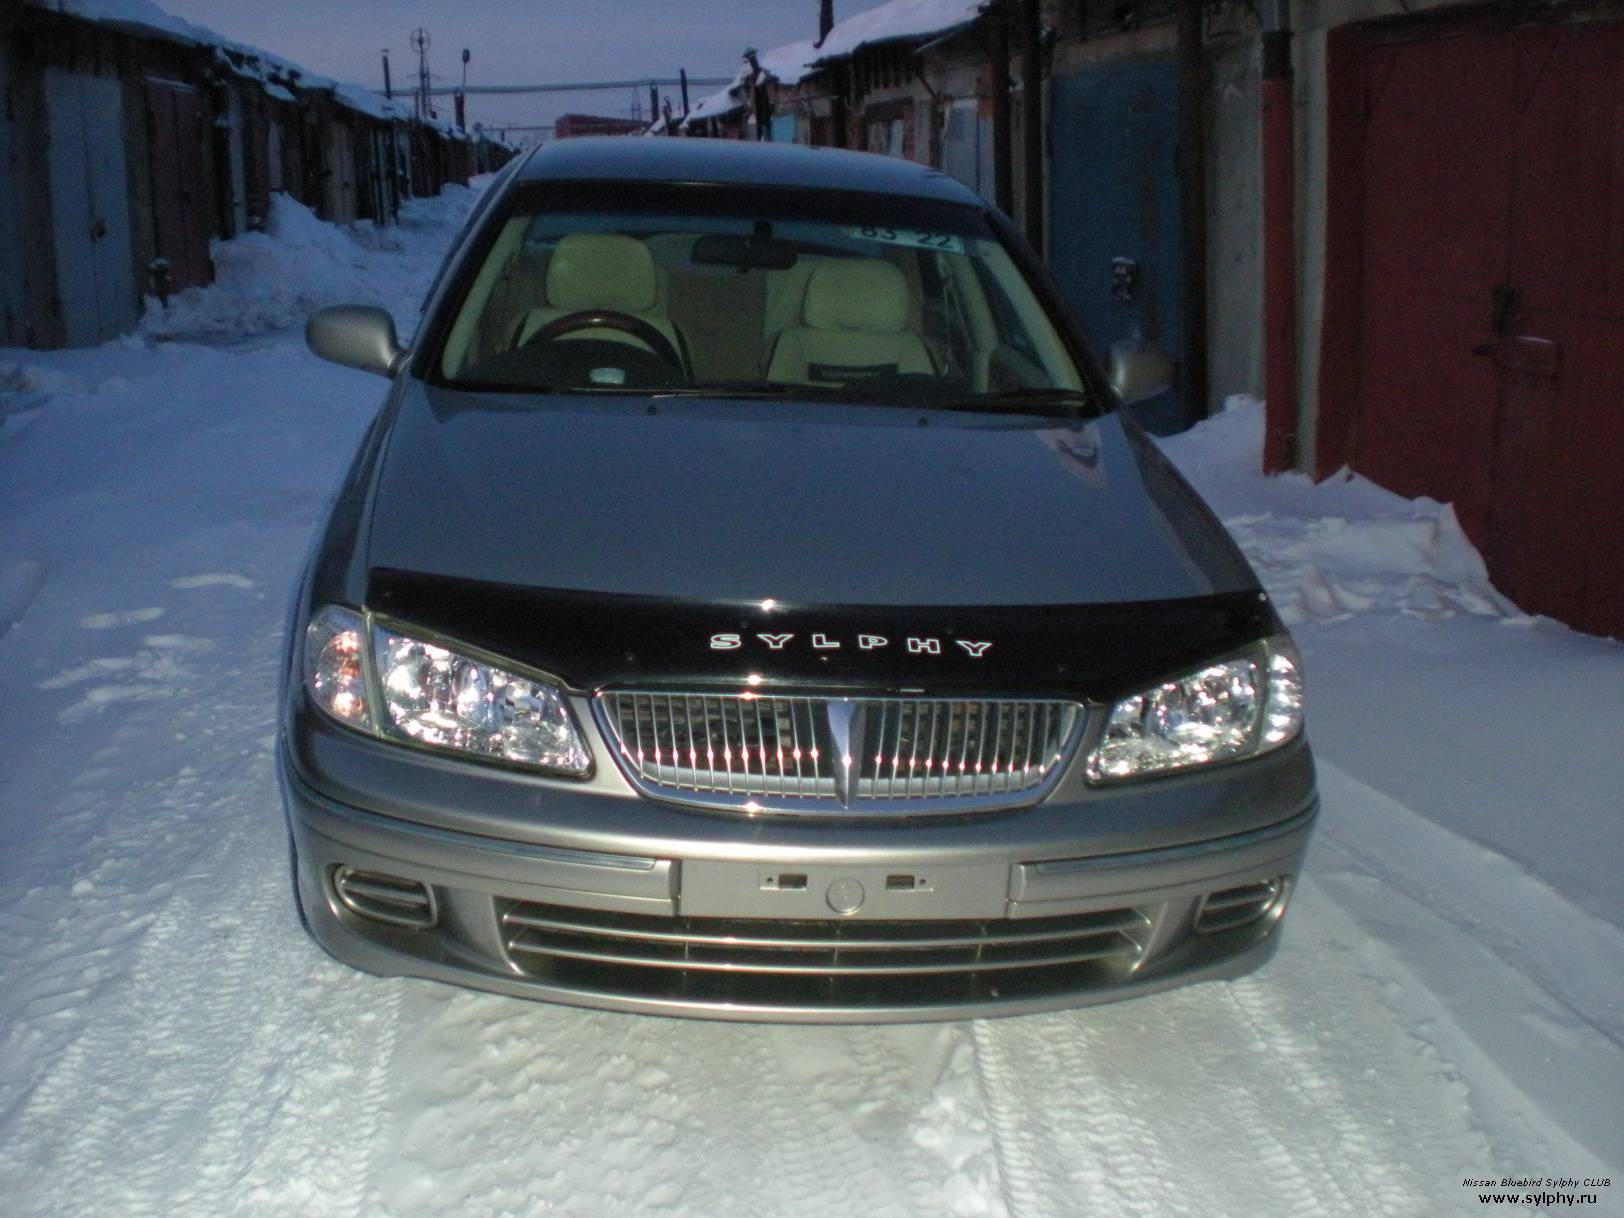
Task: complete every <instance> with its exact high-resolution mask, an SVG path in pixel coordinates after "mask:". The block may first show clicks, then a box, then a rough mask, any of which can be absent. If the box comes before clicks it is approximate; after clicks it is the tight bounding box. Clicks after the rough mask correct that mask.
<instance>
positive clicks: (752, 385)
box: [649, 381, 846, 399]
mask: <svg viewBox="0 0 1624 1218" xmlns="http://www.w3.org/2000/svg"><path fill="white" fill-rule="evenodd" d="M649 392H650V393H652V394H653V395H654V396H656V397H673V398H784V397H815V398H820V399H823V398H841V397H844V396H845V393H846V391H845V390H844V389H842V388H840V387H839V386H837V385H790V384H785V383H784V382H783V381H712V382H711V383H709V384H706V385H674V386H672V387H670V388H667V389H654V390H650V391H649Z"/></svg>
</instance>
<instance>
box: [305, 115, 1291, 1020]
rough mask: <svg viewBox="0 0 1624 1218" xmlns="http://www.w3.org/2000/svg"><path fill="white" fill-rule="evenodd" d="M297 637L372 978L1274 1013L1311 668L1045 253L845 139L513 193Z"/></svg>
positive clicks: (578, 144) (420, 355) (355, 337)
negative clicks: (1272, 973)
mask: <svg viewBox="0 0 1624 1218" xmlns="http://www.w3.org/2000/svg"><path fill="white" fill-rule="evenodd" d="M307 338H308V341H309V344H310V346H311V348H312V350H313V351H314V352H315V353H316V354H318V355H321V356H324V357H326V358H328V359H332V360H335V361H337V362H339V363H341V364H344V365H346V366H349V367H354V368H360V369H365V370H369V371H372V372H376V373H379V374H381V375H383V376H386V377H388V378H389V380H390V388H389V390H388V393H387V397H386V398H385V399H384V401H383V404H382V407H381V409H380V411H379V412H378V414H377V416H376V418H375V419H374V421H373V422H372V424H371V426H370V429H369V430H368V431H367V433H366V435H365V438H364V439H363V441H362V442H361V444H360V447H359V451H358V452H357V454H356V456H355V458H354V461H353V464H352V466H351V468H350V470H349V473H348V475H347V476H346V478H345V480H344V482H343V484H342V487H341V489H340V491H339V493H338V495H337V497H336V500H335V501H334V504H333V507H332V509H331V513H330V516H329V517H328V519H327V521H326V523H325V526H324V527H323V528H322V529H321V530H320V532H319V535H318V537H317V539H316V541H315V543H314V545H313V548H312V553H311V557H310V560H309V562H308V564H307V567H306V569H305V571H304V574H303V578H302V580H301V581H300V584H299V587H298V590H297V593H296V596H295V601H294V606H293V610H292V613H291V623H290V628H289V632H288V643H287V654H286V665H285V670H284V682H283V690H282V695H281V697H282V702H281V707H280V730H279V744H278V756H279V769H280V775H281V785H282V790H283V794H284V797H285V809H286V818H287V824H288V828H289V836H290V848H291V853H292V856H293V860H294V862H293V867H294V885H295V895H296V898H297V902H298V905H299V908H300V911H301V914H302V917H303V919H304V921H305V924H306V926H307V927H308V929H309V931H310V933H311V934H312V935H313V936H314V938H315V939H316V940H317V942H318V943H320V944H321V946H322V947H324V948H326V949H327V951H328V952H330V953H331V954H332V955H333V956H335V957H337V958H338V959H339V960H340V961H343V962H346V963H348V964H351V965H354V966H356V967H358V968H360V969H363V970H366V971H369V972H372V973H376V974H383V975H407V976H414V977H423V978H433V979H438V980H440V981H445V982H452V983H456V984H459V985H465V986H472V987H476V988H479V989H484V990H491V991H497V992H500V993H504V994H509V995H515V996H522V997H528V998H536V999H543V1000H550V1001H554V1002H559V1003H568V1004H576V1005H580V1006H587V1007H598V1008H610V1009H614V1010H619V1011H626V1012H644V1013H658V1014H665V1015H677V1016H690V1017H709V1018H725V1019H741V1020H762V1021H827V1022H900V1021H924V1020H935V1019H958V1018H964V1017H969V1016H976V1017H979V1016H990V1015H1011V1014H1020V1013H1027V1012H1035V1011H1042V1010H1049V1009H1056V1008H1063V1007H1070V1006H1076V1005H1080V1004H1086V1003H1093V1002H1100V1001H1104V1000H1108V999H1117V998H1124V997H1128V996H1132V995H1142V994H1149V993H1152V992H1154V991H1157V990H1162V989H1165V988H1168V987H1171V986H1175V985H1180V984H1184V983H1189V982H1196V981H1202V980H1207V979H1215V978H1230V977H1235V976H1238V975H1240V974H1242V973H1245V972H1246V971H1248V970H1250V969H1253V968H1255V967H1256V966H1258V965H1259V964H1260V963H1262V962H1263V961H1264V960H1265V959H1266V958H1267V957H1268V956H1269V954H1270V953H1271V952H1272V951H1273V950H1274V947H1275V945H1276V943H1277V941H1278V939H1279V927H1280V923H1281V918H1282V915H1283V914H1284V912H1285V909H1286V905H1287V902H1288V900H1289V899H1290V896H1291V892H1292V889H1293V885H1294V883H1295V880H1296V877H1297V876H1298V874H1299V873H1300V871H1301V867H1302V860H1303V856H1304V851H1305V849H1306V846H1307V843H1308V839H1309V836H1310V833H1311V830H1312V827H1313V823H1314V819H1315V816H1316V813H1317V809H1318V800H1317V796H1316V787H1315V777H1314V767H1313V761H1312V758H1311V755H1310V751H1309V746H1308V743H1307V740H1306V738H1305V736H1304V733H1303V728H1302V723H1303V681H1302V673H1301V661H1300V659H1299V657H1298V653H1297V651H1296V650H1295V648H1294V647H1293V645H1292V642H1291V639H1290V637H1289V635H1288V634H1287V632H1286V630H1285V628H1284V627H1283V626H1282V624H1281V621H1280V619H1279V617H1278V616H1277V615H1276V613H1275V611H1274V609H1273V607H1272V606H1271V604H1270V601H1269V598H1268V596H1267V595H1266V593H1265V592H1264V591H1263V590H1262V588H1261V587H1260V586H1259V584H1258V581H1257V578H1256V576H1255V575H1254V573H1253V571H1252V570H1251V568H1250V566H1249V565H1248V563H1247V561H1246V559H1245V558H1244V557H1243V556H1242V554H1241V553H1240V552H1239V550H1238V549H1237V548H1236V546H1235V545H1234V544H1233V542H1232V541H1231V540H1230V539H1229V537H1228V536H1227V535H1226V533H1225V532H1224V530H1223V528H1222V526H1221V525H1220V524H1219V522H1218V521H1217V520H1216V519H1215V518H1214V516H1213V514H1212V512H1211V511H1210V510H1209V509H1208V508H1207V507H1206V505H1205V504H1204V503H1203V502H1202V501H1201V499H1200V498H1199V497H1198V496H1197V495H1196V493H1195V492H1194V491H1193V490H1192V489H1191V487H1190V486H1189V485H1188V484H1187V483H1186V482H1185V481H1184V480H1183V479H1182V478H1181V477H1180V475H1179V474H1178V473H1177V472H1176V471H1175V470H1174V468H1173V467H1172V466H1171V464H1170V463H1169V462H1168V461H1167V460H1166V459H1165V458H1164V457H1163V455H1162V454H1161V452H1160V450H1159V449H1158V448H1157V447H1156V445H1155V443H1154V442H1153V441H1151V440H1150V439H1149V438H1148V437H1147V436H1146V435H1145V434H1144V432H1142V431H1141V430H1140V429H1139V428H1138V427H1136V426H1135V425H1134V423H1133V422H1132V421H1131V420H1130V419H1129V418H1128V417H1127V415H1126V414H1125V413H1124V411H1123V410H1122V409H1120V406H1121V404H1122V402H1123V401H1124V400H1125V399H1132V398H1137V397H1141V396H1143V395H1144V394H1147V393H1153V392H1156V391H1157V390H1159V389H1161V388H1164V387H1165V385H1166V383H1167V367H1166V364H1165V361H1158V360H1157V359H1156V358H1155V357H1154V355H1153V353H1150V352H1149V351H1148V350H1134V349H1132V348H1129V347H1119V348H1118V349H1117V351H1116V357H1115V359H1114V361H1113V362H1112V363H1111V365H1110V367H1109V369H1108V370H1105V371H1102V369H1101V368H1100V366H1099V365H1098V364H1097V362H1096V358H1095V354H1094V351H1093V348H1092V347H1091V345H1090V343H1089V341H1088V339H1087V338H1086V337H1085V335H1084V334H1083V333H1082V332H1081V331H1080V329H1079V328H1078V325H1077V323H1076V321H1075V319H1074V318H1073V316H1072V314H1071V313H1070V312H1069V310H1068V309H1067V308H1066V306H1065V305H1064V304H1063V303H1062V301H1061V298H1060V296H1059V294H1058V292H1057V290H1056V288H1055V286H1054V285H1053V283H1052V281H1051V280H1050V278H1049V277H1048V275H1047V274H1046V273H1045V271H1044V270H1043V268H1042V267H1041V265H1040V264H1039V262H1038V261H1037V259H1036V258H1035V256H1034V255H1033V253H1032V251H1031V250H1030V249H1029V248H1028V247H1027V246H1026V245H1025V244H1024V243H1023V241H1022V240H1021V238H1020V237H1019V236H1018V235H1017V234H1016V232H1015V231H1014V229H1013V228H1012V226H1011V225H1010V223H1009V222H1008V221H1007V220H1006V219H1005V218H1004V217H1003V216H1002V215H1000V214H999V213H997V212H996V211H995V210H994V209H992V208H991V207H989V206H988V204H986V203H985V202H984V201H983V200H982V199H980V198H979V197H978V196H977V195H975V194H974V193H972V192H971V191H970V190H968V189H967V188H965V187H964V186H962V185H960V184H958V183H957V182H955V181H953V180H952V179H950V178H948V177H946V176H944V175H943V174H941V173H938V172H935V171H932V170H929V169H927V168H924V167H922V166H918V165H914V164H911V163H909V162H906V161H902V160H899V159H893V158H888V157H883V156H873V155H868V154H864V153H856V152H846V151H839V150H833V149H813V148H805V147H794V146H774V145H771V144H766V143H759V144H757V143H742V142H729V141H719V140H682V139H632V138H624V137H622V138H611V139H600V140H567V141H558V142H557V143H554V144H552V145H549V146H547V147H545V148H543V149H541V150H539V151H536V152H534V153H531V154H530V155H528V156H526V157H524V158H522V160H521V161H519V162H517V163H515V164H513V165H512V166H510V167H509V168H508V169H507V170H506V171H505V172H504V173H503V174H502V176H501V177H500V178H499V179H498V180H497V181H495V182H494V183H493V185H491V186H490V187H489V189H488V190H487V191H486V192H485V194H484V195H483V196H482V197H481V199H480V201H479V203H478V204H477V206H476V209H475V211H474V213H473V214H472V215H471V217H470V219H469V221H468V224H467V226H466V228H465V230H464V231H463V233H462V235H461V236H460V237H459V238H458V239H457V241H456V243H455V246H454V248H453V249H452V250H451V252H450V254H449V255H448V256H447V259H446V261H445V264H444V267H443V269H442V271H441V274H440V278H439V280H438V281H437V282H436V284H435V286H434V288H433V289H432V291H431V293H430V296H429V298H428V300H427V301H426V303H425V305H424V308H423V316H422V319H421V324H420V326H419V328H418V330H417V332H416V336H415V339H414V341H413V343H412V345H411V347H410V348H409V349H404V348H402V347H401V346H400V344H399V342H398V340H397V337H396V333H395V329H394V326H393V323H392V321H391V320H390V317H389V315H388V314H387V313H384V312H382V311H380V310H369V309H358V308H353V307H349V308H338V309H331V310H327V311H324V312H322V313H319V314H317V315H316V316H314V317H313V318H312V319H311V321H310V323H309V326H308V329H307Z"/></svg>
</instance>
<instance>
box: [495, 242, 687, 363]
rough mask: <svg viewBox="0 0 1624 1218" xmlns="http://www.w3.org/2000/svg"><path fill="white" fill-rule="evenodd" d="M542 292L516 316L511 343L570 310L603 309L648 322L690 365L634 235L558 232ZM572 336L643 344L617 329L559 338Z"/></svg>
mask: <svg viewBox="0 0 1624 1218" xmlns="http://www.w3.org/2000/svg"><path fill="white" fill-rule="evenodd" d="M546 292H547V303H546V305H545V306H542V307H539V308H534V309H531V310H530V311H529V312H528V313H526V314H525V315H524V317H523V318H522V319H520V321H519V324H518V326H517V328H516V329H515V330H514V334H513V345H514V346H515V347H522V346H524V344H525V343H526V342H528V341H529V340H530V337H531V335H533V334H535V332H536V331H537V330H539V329H541V328H542V327H543V326H545V325H546V324H547V323H548V322H551V321H556V320H557V319H558V318H560V317H565V316H567V315H568V314H570V313H580V312H587V311H591V310H595V309H606V310H612V311H613V312H616V313H628V314H630V315H631V316H633V317H636V318H638V319H639V320H641V321H645V322H647V323H648V324H649V325H651V326H653V327H654V328H655V329H656V330H658V331H659V332H660V333H661V334H663V335H665V336H666V338H668V339H670V340H671V345H672V346H673V347H675V348H676V350H677V353H678V354H679V355H680V356H682V362H683V368H684V371H686V370H688V368H689V367H690V364H689V359H688V344H687V342H686V341H685V340H684V339H683V336H682V332H681V331H680V330H678V329H677V327H676V326H674V325H673V324H672V323H671V319H670V318H669V317H667V316H666V315H665V312H664V310H663V309H662V308H661V307H660V291H659V279H658V277H657V275H656V273H655V270H654V256H653V255H652V254H650V253H649V251H648V246H646V245H644V244H643V243H642V242H641V241H639V240H637V239H636V238H635V237H627V236H623V235H622V234H620V233H570V234H569V235H568V236H565V237H561V238H560V239H559V242H558V247H557V248H556V249H555V250H554V251H553V256H552V259H551V261H549V262H548V264H547V283H546ZM572 338H600V339H608V340H610V341H612V342H624V343H630V344H631V345H632V346H635V347H638V348H641V347H643V346H644V345H645V344H643V343H642V342H641V341H639V340H638V339H637V338H635V337H633V336H632V335H630V334H627V333H625V332H624V331H622V330H576V331H574V332H572V333H570V334H566V335H564V336H562V341H565V342H567V341H569V340H570V339H572Z"/></svg>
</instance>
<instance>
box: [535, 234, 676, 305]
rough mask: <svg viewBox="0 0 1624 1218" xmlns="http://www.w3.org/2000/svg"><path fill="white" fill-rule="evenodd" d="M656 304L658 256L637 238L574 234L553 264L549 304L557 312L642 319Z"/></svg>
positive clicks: (564, 242) (560, 247)
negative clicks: (627, 315)
mask: <svg viewBox="0 0 1624 1218" xmlns="http://www.w3.org/2000/svg"><path fill="white" fill-rule="evenodd" d="M654 300H655V279H654V256H653V255H652V254H650V253H649V252H648V247H647V246H646V245H644V244H643V243H642V242H641V241H639V240H637V239H636V238H635V237H625V236H622V235H621V234H619V233H570V234H569V235H568V236H567V237H562V238H560V239H559V242H558V248H557V249H555V250H554V251H553V258H552V261H551V262H550V263H548V264H547V303H548V304H550V305H552V306H553V308H555V309H569V310H571V311H574V310H577V309H618V310H619V311H620V312H622V313H641V312H643V311H644V310H645V309H652V308H653V307H654Z"/></svg>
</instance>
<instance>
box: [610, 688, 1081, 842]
mask: <svg viewBox="0 0 1624 1218" xmlns="http://www.w3.org/2000/svg"><path fill="white" fill-rule="evenodd" d="M597 709H598V717H599V721H600V723H601V725H602V726H603V728H604V731H605V734H606V735H607V736H608V737H609V739H610V740H611V741H612V743H613V745H614V749H615V752H616V753H617V755H618V757H619V759H620V762H621V765H622V767H623V768H624V769H625V770H626V773H627V775H628V776H629V777H630V778H631V779H632V781H633V783H634V784H635V785H637V786H638V787H639V789H641V790H643V791H644V792H645V793H647V794H650V795H656V796H661V797H664V798H668V799H676V800H679V801H681V802H685V803H696V804H704V805H707V806H712V807H731V808H738V809H741V810H744V811H751V812H765V811H779V812H790V813H817V812H824V813H829V812H834V813H840V812H848V811H857V812H867V813H876V814H881V815H908V814H913V813H927V812H958V811H980V810H987V809H992V808H1003V807H1013V806H1019V805H1021V804H1026V803H1033V802H1036V801H1037V800H1038V799H1039V798H1041V797H1042V796H1043V794H1045V793H1046V792H1047V790H1048V788H1049V787H1050V786H1052V785H1053V783H1054V782H1055V780H1056V779H1057V778H1058V776H1059V774H1060V771H1061V769H1062V768H1063V767H1064V765H1065V762H1066V759H1067V758H1068V757H1069V756H1070V753H1071V750H1072V748H1073V747H1074V746H1075V744H1076V740H1077V736H1078V734H1079V732H1080V729H1081V725H1082V707H1081V706H1080V705H1078V704H1077V703H1075V702H1061V701H1039V700H1030V699H999V700H977V699H942V698H838V697H775V696H772V695H767V694H759V695H758V694H754V693H748V692H747V693H740V694H675V693H674V694H667V693H654V692H631V691H620V690H611V691H608V692H605V693H602V694H600V695H598V698H597Z"/></svg>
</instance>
